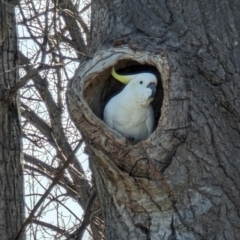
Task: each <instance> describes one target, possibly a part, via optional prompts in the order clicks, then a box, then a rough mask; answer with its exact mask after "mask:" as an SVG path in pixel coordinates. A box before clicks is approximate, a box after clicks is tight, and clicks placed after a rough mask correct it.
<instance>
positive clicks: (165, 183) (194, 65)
mask: <svg viewBox="0 0 240 240" xmlns="http://www.w3.org/2000/svg"><path fill="white" fill-rule="evenodd" d="M239 10H240V2H239V1H238V0H233V1H230V0H228V1H226V0H219V1H200V0H191V1H162V0H160V1H156V0H153V1H148V0H139V1H119V0H102V1H98V0H97V1H93V7H92V36H91V37H92V44H91V46H92V47H91V51H92V52H91V53H92V54H93V53H96V52H97V54H96V55H94V57H93V59H91V60H87V61H86V62H85V63H83V64H82V66H81V67H80V69H79V70H78V72H76V76H75V78H74V79H73V81H72V82H71V83H70V84H69V88H68V93H67V97H68V105H69V109H70V112H71V115H72V117H73V120H74V122H75V124H76V125H77V126H78V127H79V129H80V131H81V132H82V134H83V136H84V137H85V140H86V143H87V149H88V152H89V154H90V160H91V166H92V170H93V175H94V178H95V183H96V186H97V189H98V194H99V198H100V201H101V204H102V211H103V214H104V217H105V228H106V237H107V239H110V240H111V239H161V240H175V239H177V240H205V239H218V240H221V239H233V240H234V239H236V240H237V239H239V236H240V201H239V198H240V175H239V174H240V140H239V139H240V124H239V122H240V110H239V109H240V97H239V96H240V80H239V71H240V64H239V57H240V45H239V33H240V24H239V22H240V15H239ZM136 63H137V64H139V65H143V64H147V65H151V66H154V67H155V68H156V69H157V70H158V71H159V73H160V76H161V77H160V78H159V79H158V86H159V87H158V93H157V97H156V99H157V101H155V103H154V110H155V113H156V129H155V131H154V133H153V134H152V135H151V136H150V138H149V139H147V140H145V141H142V142H139V143H137V144H135V145H132V144H131V143H130V142H128V141H127V140H126V139H125V138H123V137H122V136H120V134H118V133H116V132H114V131H112V130H111V129H109V128H108V127H106V125H105V124H104V123H103V122H102V121H101V117H102V110H103V107H104V105H105V103H106V101H107V99H108V98H109V96H111V95H112V94H113V93H114V92H115V91H116V89H119V85H117V83H115V81H114V80H113V79H112V78H111V77H110V70H111V66H113V65H116V66H117V68H122V67H128V66H130V65H133V64H136ZM139 67H141V66H139ZM161 89H162V90H161ZM158 113H161V116H160V117H159V116H158Z"/></svg>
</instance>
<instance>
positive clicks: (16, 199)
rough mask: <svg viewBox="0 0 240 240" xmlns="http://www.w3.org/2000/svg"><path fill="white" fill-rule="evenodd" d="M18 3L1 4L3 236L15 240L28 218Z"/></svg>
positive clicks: (0, 204)
mask: <svg viewBox="0 0 240 240" xmlns="http://www.w3.org/2000/svg"><path fill="white" fill-rule="evenodd" d="M15 4H16V3H15V2H14V1H1V2H0V11H1V14H0V56H1V58H0V73H1V74H0V126H1V130H0V192H1V194H0V216H1V217H0V236H1V239H14V237H15V236H16V235H17V233H18V231H19V230H20V228H21V225H22V221H23V217H24V205H23V174H22V165H21V161H20V160H21V129H20V122H19V111H18V103H19V99H18V96H17V94H16V93H14V92H13V91H11V89H12V87H13V86H15V84H16V83H17V81H18V80H19V78H18V71H19V69H18V63H17V61H18V60H17V33H16V22H15V12H14V11H15V9H14V5H15Z"/></svg>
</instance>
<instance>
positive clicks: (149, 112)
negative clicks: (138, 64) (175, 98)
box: [103, 73, 157, 141]
mask: <svg viewBox="0 0 240 240" xmlns="http://www.w3.org/2000/svg"><path fill="white" fill-rule="evenodd" d="M150 83H154V84H157V79H156V77H155V75H153V74H150V73H142V74H138V75H134V78H133V79H131V81H130V82H129V83H128V84H127V85H126V87H125V88H124V89H123V90H122V91H121V92H120V93H119V94H117V95H116V96H115V97H113V98H112V99H110V101H109V102H108V103H107V105H106V107H105V109H104V114H103V119H104V122H105V123H106V124H107V125H108V126H109V127H110V128H112V129H114V130H116V131H117V132H119V133H120V134H122V135H123V136H125V137H127V138H129V139H133V140H134V141H141V140H144V139H146V138H148V137H149V135H150V134H151V133H152V131H153V129H154V112H153V109H152V106H151V105H150V102H151V100H152V99H153V98H152V89H150V88H148V85H149V84H150Z"/></svg>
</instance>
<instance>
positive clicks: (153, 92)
mask: <svg viewBox="0 0 240 240" xmlns="http://www.w3.org/2000/svg"><path fill="white" fill-rule="evenodd" d="M147 88H150V89H151V90H152V94H151V96H150V97H152V98H153V97H154V96H155V94H156V91H157V85H156V84H155V83H149V84H148V85H147Z"/></svg>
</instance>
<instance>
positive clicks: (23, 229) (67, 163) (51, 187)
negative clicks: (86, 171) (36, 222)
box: [15, 140, 83, 240]
mask: <svg viewBox="0 0 240 240" xmlns="http://www.w3.org/2000/svg"><path fill="white" fill-rule="evenodd" d="M82 143H83V140H80V141H79V143H78V145H77V147H76V148H75V149H74V152H73V154H72V155H71V156H69V158H68V159H66V157H65V156H64V154H63V153H62V152H61V154H62V157H63V158H65V159H66V162H65V163H64V165H63V167H62V168H61V170H60V171H59V173H58V174H57V175H56V177H55V178H54V179H53V181H52V183H51V185H50V186H49V188H48V189H47V191H46V192H45V193H44V194H43V196H42V197H41V198H40V199H39V201H38V202H37V204H36V205H35V207H34V208H33V210H32V212H31V213H30V214H29V216H28V218H27V219H26V220H25V222H24V223H23V225H22V227H21V229H20V231H19V232H18V235H17V236H16V237H15V240H18V239H19V240H20V239H22V236H23V233H24V231H25V228H26V226H27V225H28V224H29V223H30V222H31V221H32V219H33V217H34V214H35V213H36V211H37V210H38V208H39V207H40V206H41V204H42V203H43V201H44V199H45V198H46V197H47V196H48V194H49V193H50V192H51V190H52V189H53V187H54V186H55V185H56V184H57V183H58V182H59V180H60V179H61V177H62V176H63V174H64V171H65V169H66V168H67V167H68V165H69V164H70V163H71V161H72V160H73V158H74V154H75V153H76V152H77V151H78V149H79V148H80V147H81V145H82Z"/></svg>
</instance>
